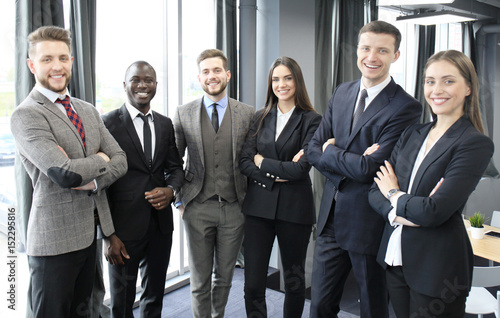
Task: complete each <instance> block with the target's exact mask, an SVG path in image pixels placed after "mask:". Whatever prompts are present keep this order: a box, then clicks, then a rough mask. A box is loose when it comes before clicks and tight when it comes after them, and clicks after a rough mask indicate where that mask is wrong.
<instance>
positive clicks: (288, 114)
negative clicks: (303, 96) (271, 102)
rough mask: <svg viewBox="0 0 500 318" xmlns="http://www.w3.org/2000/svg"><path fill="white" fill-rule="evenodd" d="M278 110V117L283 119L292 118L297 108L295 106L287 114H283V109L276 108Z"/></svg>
mask: <svg viewBox="0 0 500 318" xmlns="http://www.w3.org/2000/svg"><path fill="white" fill-rule="evenodd" d="M276 109H277V110H278V117H282V116H283V117H290V116H292V113H293V111H294V110H295V106H293V108H292V109H290V111H288V112H287V113H286V114H283V112H282V111H281V109H280V108H279V107H278V106H276Z"/></svg>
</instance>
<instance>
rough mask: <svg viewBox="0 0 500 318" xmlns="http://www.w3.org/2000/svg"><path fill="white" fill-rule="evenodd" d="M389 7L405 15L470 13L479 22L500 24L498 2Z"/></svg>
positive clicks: (474, 0)
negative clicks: (430, 12) (431, 12)
mask: <svg viewBox="0 0 500 318" xmlns="http://www.w3.org/2000/svg"><path fill="white" fill-rule="evenodd" d="M389 7H391V8H393V9H396V10H400V11H402V12H404V13H406V14H414V13H418V12H429V11H441V10H452V11H456V12H461V13H469V14H470V13H472V14H474V15H476V16H477V19H478V20H480V21H483V20H484V21H485V22H486V21H487V22H492V23H500V0H455V1H454V2H453V3H444V4H420V5H396V6H395V5H392V6H389Z"/></svg>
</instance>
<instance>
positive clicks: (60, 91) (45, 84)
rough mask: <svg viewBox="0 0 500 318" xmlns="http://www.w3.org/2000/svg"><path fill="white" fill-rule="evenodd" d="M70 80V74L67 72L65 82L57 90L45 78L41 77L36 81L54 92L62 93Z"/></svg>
mask: <svg viewBox="0 0 500 318" xmlns="http://www.w3.org/2000/svg"><path fill="white" fill-rule="evenodd" d="M70 80H71V74H69V75H68V76H66V83H64V87H63V88H62V89H61V90H58V89H57V88H55V87H54V86H52V85H50V83H49V81H48V80H47V79H45V78H43V79H40V78H39V79H38V82H39V83H40V85H42V86H43V87H45V88H46V89H49V90H51V91H53V92H56V93H64V91H65V90H66V88H67V87H68V84H69V82H70Z"/></svg>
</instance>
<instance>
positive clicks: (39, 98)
mask: <svg viewBox="0 0 500 318" xmlns="http://www.w3.org/2000/svg"><path fill="white" fill-rule="evenodd" d="M31 93H32V98H33V99H34V100H35V101H36V102H37V103H39V104H40V105H41V106H43V107H44V108H45V109H46V110H48V111H49V112H51V113H53V114H54V115H56V116H57V117H59V118H60V119H61V120H62V121H63V122H64V123H65V124H66V125H67V126H68V128H69V129H70V130H71V131H72V132H73V134H74V135H75V137H76V139H78V140H79V143H80V146H81V148H82V150H83V152H84V153H86V149H85V147H84V146H83V140H82V138H81V137H80V133H79V132H78V131H77V130H76V127H75V125H73V123H72V122H71V120H69V118H68V116H67V115H66V114H65V113H63V112H62V111H61V110H60V109H59V108H58V107H57V106H56V105H55V104H54V103H52V102H51V101H50V100H48V98H47V97H45V96H44V95H43V94H42V93H40V92H39V91H38V90H37V89H36V88H33V90H32V91H31ZM71 104H72V105H73V107H74V108H75V110H76V112H77V113H80V114H82V113H83V110H82V109H81V108H80V107H79V105H77V104H78V103H76V101H74V100H71ZM82 117H84V116H81V118H82ZM82 123H83V128H84V129H85V122H83V120H82Z"/></svg>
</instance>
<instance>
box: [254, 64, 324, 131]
mask: <svg viewBox="0 0 500 318" xmlns="http://www.w3.org/2000/svg"><path fill="white" fill-rule="evenodd" d="M280 65H284V66H286V67H288V69H289V70H290V72H291V73H292V78H293V81H294V82H295V96H294V99H295V107H297V108H300V109H302V110H307V111H314V112H315V111H316V110H315V109H314V107H313V105H312V104H311V100H310V99H309V94H307V89H306V83H305V81H304V76H303V75H302V70H301V69H300V66H299V64H298V63H297V62H296V61H295V60H294V59H292V58H291V57H287V56H282V57H278V58H277V59H276V60H275V61H274V62H273V64H272V65H271V68H270V69H269V75H268V77H267V94H266V104H265V106H264V107H265V110H264V112H263V113H262V117H261V119H260V123H259V128H258V129H257V132H258V131H259V129H260V127H261V125H262V121H263V120H264V118H265V117H266V116H267V114H269V112H270V111H271V110H272V109H273V108H275V107H277V106H278V96H276V95H275V94H274V92H273V72H274V69H275V68H276V67H278V66H280ZM256 134H257V133H256Z"/></svg>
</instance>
